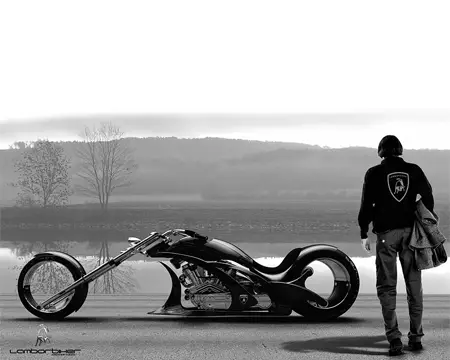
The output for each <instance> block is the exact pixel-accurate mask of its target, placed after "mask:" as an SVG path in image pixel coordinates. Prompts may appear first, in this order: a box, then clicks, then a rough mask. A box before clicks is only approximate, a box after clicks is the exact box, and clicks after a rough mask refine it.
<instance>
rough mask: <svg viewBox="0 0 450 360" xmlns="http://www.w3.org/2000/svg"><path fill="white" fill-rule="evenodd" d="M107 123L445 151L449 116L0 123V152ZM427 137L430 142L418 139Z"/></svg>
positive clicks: (197, 134)
mask: <svg viewBox="0 0 450 360" xmlns="http://www.w3.org/2000/svg"><path fill="white" fill-rule="evenodd" d="M103 121H111V122H112V123H113V124H115V125H117V126H119V127H120V129H121V130H122V131H124V137H126V138H167V137H172V138H173V137H175V138H179V139H204V138H221V139H235V140H250V141H261V142H278V143H299V144H307V145H313V146H319V147H322V148H330V149H342V148H350V147H364V148H372V149H376V148H377V147H378V143H379V141H380V140H381V138H382V137H383V136H385V135H387V134H393V135H396V136H397V137H398V138H399V139H400V141H401V143H402V145H403V148H404V149H411V150H450V142H449V141H448V139H447V134H448V133H450V111H448V112H446V111H437V110H435V111H402V112H392V111H391V112H386V113H383V112H381V113H380V112H373V113H331V114H327V113H311V114H282V113H280V114H258V113H254V114H226V113H223V114H174V113H167V114H133V113H130V114H91V115H89V114H85V115H72V116H60V117H41V118H22V119H16V120H0V133H1V134H2V136H1V137H0V149H8V148H9V146H10V145H12V144H13V143H14V142H16V141H24V142H28V141H36V140H37V139H44V138H45V139H49V140H51V141H62V142H66V141H80V140H81V137H80V136H79V134H80V133H81V132H82V130H83V129H84V127H85V126H88V127H90V128H93V127H97V126H98V125H99V124H100V123H101V122H103ZM430 131H432V132H433V136H418V134H427V133H429V132H430Z"/></svg>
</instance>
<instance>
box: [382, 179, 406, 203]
mask: <svg viewBox="0 0 450 360" xmlns="http://www.w3.org/2000/svg"><path fill="white" fill-rule="evenodd" d="M387 183H388V188H389V191H390V192H391V195H392V196H393V198H394V199H395V200H397V201H398V202H401V201H402V200H403V199H404V198H405V196H406V193H407V192H408V189H409V174H408V173H405V172H393V173H390V174H388V176H387Z"/></svg>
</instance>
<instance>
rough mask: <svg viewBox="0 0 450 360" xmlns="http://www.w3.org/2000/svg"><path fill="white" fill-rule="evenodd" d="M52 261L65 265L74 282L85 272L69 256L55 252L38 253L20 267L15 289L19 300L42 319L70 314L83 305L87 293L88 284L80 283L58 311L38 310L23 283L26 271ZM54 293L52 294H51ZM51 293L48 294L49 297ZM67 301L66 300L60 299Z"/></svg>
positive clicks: (27, 287) (59, 317)
mask: <svg viewBox="0 0 450 360" xmlns="http://www.w3.org/2000/svg"><path fill="white" fill-rule="evenodd" d="M47 261H52V262H56V263H58V264H61V265H62V266H64V267H66V268H67V269H68V270H69V271H70V273H71V274H72V277H73V280H74V282H75V281H76V280H78V279H79V278H81V277H82V276H83V275H85V274H86V272H85V271H84V269H83V267H82V266H81V265H80V264H79V263H78V262H77V261H76V260H75V259H73V261H71V257H68V256H67V255H66V256H59V255H57V254H45V255H38V256H36V257H34V258H33V259H31V260H30V261H29V262H28V263H27V264H26V265H25V266H24V267H23V269H22V271H21V272H20V275H19V279H18V282H17V291H18V294H19V298H20V301H21V302H22V304H23V306H24V307H25V308H26V309H27V310H28V311H29V312H30V313H31V314H33V315H35V316H37V317H39V318H41V319H44V320H62V319H64V318H65V317H66V316H68V315H70V314H72V313H73V312H74V311H78V309H80V307H81V306H82V305H83V303H84V301H85V300H86V297H87V295H88V291H89V285H88V284H81V285H80V286H78V287H77V288H75V290H73V291H74V293H73V295H72V297H71V299H70V300H69V301H68V302H67V304H66V305H65V306H64V307H63V308H62V309H61V310H59V311H55V312H45V311H41V310H38V309H37V308H36V306H37V303H36V302H35V301H34V299H33V298H32V296H31V292H30V288H29V286H26V285H27V284H25V283H24V281H25V278H26V275H27V273H29V272H30V270H32V268H33V267H34V266H36V265H38V264H39V263H42V262H47ZM53 295H54V294H53ZM50 296H51V295H49V297H50ZM62 301H63V302H64V301H67V300H62Z"/></svg>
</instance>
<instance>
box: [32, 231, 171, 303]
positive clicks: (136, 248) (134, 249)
mask: <svg viewBox="0 0 450 360" xmlns="http://www.w3.org/2000/svg"><path fill="white" fill-rule="evenodd" d="M135 240H137V242H136V241H132V243H133V245H131V246H130V247H128V248H127V249H126V250H123V251H121V253H120V254H119V255H117V256H116V257H114V258H113V259H111V260H109V261H108V262H107V263H104V264H102V265H100V266H99V267H97V268H95V269H94V270H92V271H91V272H90V273H88V274H86V275H84V276H82V277H81V278H79V279H78V280H77V281H75V282H74V283H73V284H72V285H70V286H68V287H66V288H65V289H63V290H61V291H60V292H59V293H57V294H56V295H53V296H52V297H51V298H49V299H47V300H45V301H44V302H42V303H40V304H39V305H38V306H37V309H38V310H41V309H42V308H44V309H45V308H48V307H49V306H50V305H54V304H57V303H59V302H60V301H62V300H64V299H65V298H66V297H67V296H69V295H70V293H71V291H72V290H74V289H75V288H77V287H78V286H80V285H81V284H87V283H90V282H92V281H94V280H95V279H97V278H99V277H100V276H102V275H104V274H105V273H107V272H108V271H110V270H112V269H114V268H115V267H117V266H119V265H120V264H121V263H122V262H124V261H125V260H127V259H128V258H130V257H132V256H133V255H135V254H137V253H138V252H141V253H144V252H143V250H144V249H145V250H146V251H147V250H150V249H151V248H153V247H155V246H157V245H159V244H160V243H161V242H163V241H164V240H162V239H161V238H160V236H159V234H157V233H151V234H150V235H149V236H148V237H146V238H145V239H143V240H139V239H135ZM158 240H159V241H158ZM129 241H130V240H129ZM150 245H151V246H150ZM149 246H150V247H149ZM146 248H147V249H146Z"/></svg>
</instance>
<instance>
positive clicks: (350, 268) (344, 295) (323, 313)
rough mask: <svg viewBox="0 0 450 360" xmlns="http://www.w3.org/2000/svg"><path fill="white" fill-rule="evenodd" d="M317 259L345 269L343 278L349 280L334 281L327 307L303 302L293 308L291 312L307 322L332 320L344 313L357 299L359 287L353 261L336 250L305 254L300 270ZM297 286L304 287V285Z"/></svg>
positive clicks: (322, 250) (321, 250) (356, 270)
mask: <svg viewBox="0 0 450 360" xmlns="http://www.w3.org/2000/svg"><path fill="white" fill-rule="evenodd" d="M319 259H320V260H325V261H326V260H328V261H329V262H330V263H332V262H335V263H338V264H340V265H341V266H342V268H343V269H345V270H344V271H343V273H345V276H346V277H347V279H348V280H349V281H348V283H347V282H346V281H336V279H335V286H334V289H333V292H332V293H331V295H330V296H329V297H328V299H327V300H328V306H327V307H320V306H316V305H313V304H311V303H309V302H307V301H305V302H302V303H300V304H297V305H296V306H294V307H293V310H294V311H295V312H296V313H298V314H299V315H302V316H303V317H305V318H307V319H309V320H315V321H329V320H334V319H336V318H338V317H339V316H341V315H342V314H344V313H346V312H347V311H348V310H349V309H350V308H351V307H352V306H353V304H354V302H355V300H356V298H357V297H358V293H359V287H360V279H359V274H358V269H357V268H356V266H355V264H354V263H353V261H352V260H351V259H350V258H349V257H348V256H347V255H346V254H345V253H343V252H342V251H340V250H337V249H320V250H317V251H313V252H311V253H310V254H307V255H306V256H305V257H304V258H302V259H301V262H302V264H301V266H302V270H303V269H305V268H306V267H307V266H308V265H309V264H310V263H312V262H313V261H317V260H319ZM299 285H301V286H305V284H304V283H303V284H299ZM347 285H348V286H347Z"/></svg>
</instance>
